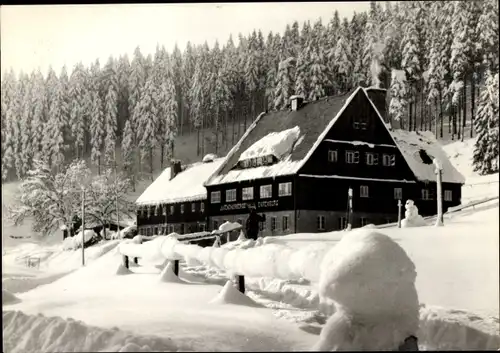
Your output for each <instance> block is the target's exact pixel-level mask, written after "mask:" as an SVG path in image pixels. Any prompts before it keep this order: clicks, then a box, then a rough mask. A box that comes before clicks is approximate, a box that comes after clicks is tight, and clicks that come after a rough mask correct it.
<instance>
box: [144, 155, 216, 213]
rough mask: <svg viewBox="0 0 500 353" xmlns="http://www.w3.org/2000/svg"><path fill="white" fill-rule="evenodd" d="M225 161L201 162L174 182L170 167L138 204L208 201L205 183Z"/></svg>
mask: <svg viewBox="0 0 500 353" xmlns="http://www.w3.org/2000/svg"><path fill="white" fill-rule="evenodd" d="M223 161H224V158H218V159H214V161H213V162H210V163H202V162H199V163H194V164H191V165H188V166H187V168H186V169H185V170H183V171H182V172H180V173H179V174H178V175H176V176H175V178H173V179H172V180H170V167H168V168H166V169H165V170H164V171H163V172H162V173H161V174H160V176H158V178H156V180H155V181H154V182H153V183H152V184H151V185H150V186H149V187H148V188H147V189H146V190H145V191H144V192H143V193H142V194H141V196H139V198H138V199H137V201H136V204H138V205H151V204H160V203H172V202H188V201H196V200H203V199H206V197H207V190H206V189H205V187H204V186H203V183H204V182H205V180H207V179H208V177H209V176H210V175H212V173H214V172H215V170H216V169H217V168H218V167H219V166H220V165H221V164H222V162H223Z"/></svg>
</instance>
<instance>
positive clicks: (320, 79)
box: [308, 51, 327, 101]
mask: <svg viewBox="0 0 500 353" xmlns="http://www.w3.org/2000/svg"><path fill="white" fill-rule="evenodd" d="M309 77H310V86H309V88H310V90H309V97H308V98H309V100H311V101H315V100H317V99H319V98H322V97H324V96H325V95H326V93H325V87H326V84H327V76H326V66H325V65H323V63H322V60H321V56H320V55H319V54H318V53H317V52H316V51H313V53H312V56H311V66H310V68H309Z"/></svg>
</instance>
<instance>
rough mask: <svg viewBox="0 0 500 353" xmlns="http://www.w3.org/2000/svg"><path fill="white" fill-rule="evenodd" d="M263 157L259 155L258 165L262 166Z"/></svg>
mask: <svg viewBox="0 0 500 353" xmlns="http://www.w3.org/2000/svg"><path fill="white" fill-rule="evenodd" d="M262 162H263V159H262V157H257V166H258V167H260V166H261V165H262V164H263V163H262Z"/></svg>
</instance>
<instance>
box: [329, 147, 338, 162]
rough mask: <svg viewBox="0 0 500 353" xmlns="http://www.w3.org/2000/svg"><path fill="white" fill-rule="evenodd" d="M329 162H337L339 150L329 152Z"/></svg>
mask: <svg viewBox="0 0 500 353" xmlns="http://www.w3.org/2000/svg"><path fill="white" fill-rule="evenodd" d="M328 162H332V163H335V162H337V150H329V151H328Z"/></svg>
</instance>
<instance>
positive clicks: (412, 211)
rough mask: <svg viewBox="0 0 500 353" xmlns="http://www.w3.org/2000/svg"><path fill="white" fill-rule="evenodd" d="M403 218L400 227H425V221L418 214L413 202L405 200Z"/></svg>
mask: <svg viewBox="0 0 500 353" xmlns="http://www.w3.org/2000/svg"><path fill="white" fill-rule="evenodd" d="M405 209H406V211H405V218H404V219H403V220H402V221H401V227H403V228H410V227H422V226H425V221H424V219H423V218H422V216H421V215H419V214H418V207H417V206H416V205H415V203H414V202H413V200H407V201H406V203H405Z"/></svg>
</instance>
